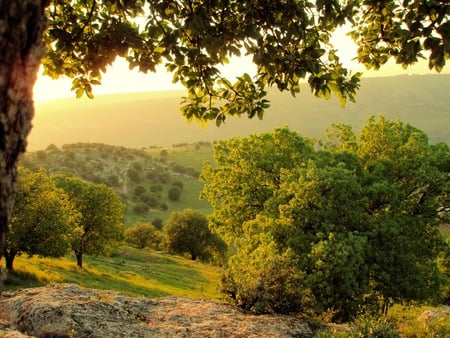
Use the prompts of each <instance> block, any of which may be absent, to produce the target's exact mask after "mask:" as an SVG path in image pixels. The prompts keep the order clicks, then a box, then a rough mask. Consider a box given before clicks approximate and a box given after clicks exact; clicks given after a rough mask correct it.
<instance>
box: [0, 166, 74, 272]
mask: <svg viewBox="0 0 450 338" xmlns="http://www.w3.org/2000/svg"><path fill="white" fill-rule="evenodd" d="M14 202H15V208H14V211H13V214H12V217H11V222H10V227H9V233H8V237H7V241H6V248H5V258H6V265H7V268H8V269H9V270H12V269H13V261H14V258H15V256H16V255H20V254H21V253H27V254H28V255H29V256H32V255H39V256H51V257H60V256H64V255H65V254H66V252H67V250H68V247H69V244H68V243H69V240H70V238H71V235H72V234H71V232H72V228H71V223H72V222H73V218H74V217H76V215H75V213H74V212H73V210H72V209H71V207H70V205H69V202H68V198H67V195H66V194H65V193H64V191H63V190H62V189H58V188H56V186H55V184H54V183H53V182H52V181H51V179H50V178H49V177H48V175H47V173H46V172H45V171H43V170H40V171H38V172H36V173H33V172H31V171H29V170H27V169H24V168H19V180H18V188H17V193H16V195H15V199H14Z"/></svg>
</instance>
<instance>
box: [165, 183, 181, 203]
mask: <svg viewBox="0 0 450 338" xmlns="http://www.w3.org/2000/svg"><path fill="white" fill-rule="evenodd" d="M167 197H168V198H169V199H170V200H171V201H174V202H175V201H179V200H180V198H181V189H180V188H179V187H176V186H173V187H171V188H170V189H169V192H168V193H167Z"/></svg>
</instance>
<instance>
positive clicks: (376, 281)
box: [202, 116, 450, 321]
mask: <svg viewBox="0 0 450 338" xmlns="http://www.w3.org/2000/svg"><path fill="white" fill-rule="evenodd" d="M329 135H330V136H332V138H331V139H330V140H329V142H328V143H325V144H324V145H322V146H320V145H316V147H315V148H314V147H313V146H312V143H311V141H310V140H307V139H305V138H303V137H300V136H299V135H298V134H295V133H293V132H290V131H289V130H288V129H286V128H284V129H277V130H275V131H273V132H272V133H264V134H260V135H251V136H249V137H247V138H242V139H241V138H233V139H230V140H226V141H219V142H218V143H217V144H216V145H215V148H214V151H215V153H214V157H215V162H216V163H215V166H213V165H212V164H205V166H204V168H203V172H202V178H203V180H205V181H206V183H205V186H204V189H203V191H202V196H203V197H204V198H207V199H208V200H209V201H210V202H211V204H212V206H213V208H214V211H213V213H212V214H211V216H210V224H211V227H212V229H213V230H214V231H217V232H218V233H219V234H220V235H221V236H223V238H224V239H225V240H226V241H227V243H228V244H229V245H230V246H231V247H233V248H234V250H235V252H234V256H232V257H231V258H230V260H229V267H228V272H227V275H226V278H224V282H225V283H224V285H223V289H224V290H225V291H226V293H228V294H229V295H230V292H231V294H232V298H233V297H234V300H235V302H236V303H237V304H239V305H240V306H242V307H244V308H247V309H250V308H252V309H256V310H261V309H262V311H269V312H270V311H280V312H283V311H286V312H289V311H291V307H290V305H289V303H286V308H284V309H283V308H281V309H279V308H277V302H278V298H277V297H273V298H272V299H269V298H267V296H266V295H267V294H268V292H267V290H269V289H270V283H272V282H270V281H271V280H276V279H277V277H276V275H274V274H275V273H278V274H279V275H280V276H282V275H283V274H285V273H286V271H290V274H291V276H292V278H296V277H295V276H300V277H301V278H300V277H299V278H300V281H301V284H302V288H301V289H302V292H303V295H307V297H306V296H305V297H303V296H298V297H297V300H300V302H304V303H301V304H298V305H296V306H294V307H292V309H296V308H297V309H298V308H301V307H308V308H310V309H313V310H314V311H316V312H318V313H324V312H332V313H333V319H334V320H338V321H348V320H351V319H352V318H354V317H355V316H356V315H357V314H358V313H361V312H364V311H369V312H370V311H377V310H381V311H382V312H383V313H385V314H386V312H387V310H388V308H389V306H391V305H392V303H396V302H398V303H403V302H405V303H408V302H411V301H419V302H421V301H422V302H423V301H431V302H435V301H439V300H440V297H441V296H442V292H443V289H444V288H445V286H446V284H447V283H448V281H447V278H445V277H444V276H443V274H442V272H441V271H440V270H439V268H438V266H437V263H436V259H437V257H438V255H439V253H440V252H442V251H443V250H445V248H446V245H445V242H444V241H443V238H442V236H441V234H440V233H439V228H438V227H439V225H440V222H442V220H443V219H445V217H446V215H443V214H442V213H441V212H440V210H444V209H445V208H447V207H448V202H449V201H448V191H449V190H448V189H449V180H448V177H449V176H448V173H449V168H450V166H448V159H449V152H450V151H449V148H448V146H447V145H444V144H438V145H429V144H428V140H427V137H426V135H425V134H424V133H423V132H421V131H419V130H417V129H416V128H413V127H411V126H410V125H405V124H403V123H401V122H393V121H389V120H386V119H385V118H384V117H383V116H380V117H379V118H378V119H375V118H373V117H372V118H370V119H369V121H368V124H367V125H366V127H364V128H363V130H362V131H361V133H360V134H359V136H358V137H357V136H356V135H354V134H353V132H352V130H351V128H350V127H348V126H344V125H335V126H333V130H332V131H330V132H329ZM444 214H445V213H444ZM443 217H444V218H443ZM265 252H272V254H271V255H272V256H274V257H277V255H278V256H281V257H284V255H288V257H290V261H288V262H287V263H286V261H284V262H285V264H286V265H287V266H288V268H286V269H281V270H279V271H273V270H271V271H272V275H271V276H270V279H269V280H268V281H267V280H265V278H262V277H260V278H259V280H260V281H261V283H263V284H262V285H260V284H258V282H257V281H258V278H255V279H254V280H253V281H252V277H251V276H250V275H247V274H246V272H245V271H242V269H243V267H244V266H245V267H246V268H247V267H248V269H249V270H251V271H253V275H255V276H260V275H261V273H262V272H264V271H265V270H264V269H270V265H269V266H265V265H264V263H263V262H264V259H262V258H261V257H267V256H268V255H266V256H264V254H263V253H265ZM267 264H269V263H267ZM284 279H286V277H284ZM264 283H269V284H267V285H264ZM286 289H287V290H288V289H289V288H288V287H286ZM230 290H231V291H230ZM233 295H234V296H233ZM249 295H251V296H249ZM288 298H289V297H288ZM290 298H294V297H292V295H291V297H290ZM258 301H261V302H263V303H264V306H260V305H258V306H255V304H256V303H257V302H258ZM275 309H276V310H275Z"/></svg>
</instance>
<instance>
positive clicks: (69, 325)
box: [0, 284, 313, 338]
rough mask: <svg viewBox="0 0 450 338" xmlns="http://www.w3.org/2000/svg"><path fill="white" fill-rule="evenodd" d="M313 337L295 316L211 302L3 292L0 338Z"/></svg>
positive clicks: (64, 290)
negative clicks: (255, 312) (252, 311)
mask: <svg viewBox="0 0 450 338" xmlns="http://www.w3.org/2000/svg"><path fill="white" fill-rule="evenodd" d="M2 334H3V336H4V337H8V338H12V337H29V336H36V337H102V338H103V337H246V338H247V337H312V335H313V334H312V332H311V329H310V328H309V327H308V325H307V324H306V323H305V322H304V321H302V320H300V319H298V318H295V317H289V316H279V315H265V316H256V315H252V314H247V313H244V312H242V311H240V310H239V309H237V308H235V307H232V306H229V305H226V304H222V303H219V302H214V301H209V300H193V299H187V298H179V297H164V298H157V299H147V298H133V297H126V296H122V295H119V294H117V293H114V292H111V291H103V290H95V289H85V288H82V287H79V286H77V285H74V284H60V285H50V286H45V287H41V288H34V289H24V290H20V291H14V292H4V293H3V296H2V299H0V337H1V336H2Z"/></svg>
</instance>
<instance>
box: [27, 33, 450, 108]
mask: <svg viewBox="0 0 450 338" xmlns="http://www.w3.org/2000/svg"><path fill="white" fill-rule="evenodd" d="M333 40H334V46H335V47H336V48H337V49H338V54H339V56H340V60H341V61H342V62H343V63H344V65H345V66H347V67H349V68H350V69H352V70H353V71H354V72H356V71H363V73H364V76H387V75H395V74H430V73H436V71H433V72H430V71H429V70H428V67H427V62H426V61H425V62H421V63H420V64H419V65H416V66H414V67H409V68H408V69H407V70H404V69H403V68H402V67H401V66H398V65H395V64H388V65H385V66H384V67H383V68H382V69H381V70H380V71H377V72H374V71H366V70H365V69H364V67H363V66H362V65H359V64H357V63H356V62H355V61H352V58H354V56H355V55H356V47H355V45H354V44H353V42H352V41H351V40H350V38H348V37H347V36H345V32H344V31H343V30H341V31H338V32H337V34H336V35H335V38H334V39H333ZM254 69H255V68H254V65H253V64H252V62H251V58H250V57H247V58H235V59H232V60H231V62H230V64H229V65H227V66H225V67H224V68H223V72H224V75H226V76H227V77H228V78H229V79H233V78H234V77H236V76H240V75H242V74H243V73H244V72H247V73H249V74H250V75H251V74H252V71H253V72H254ZM444 71H445V72H446V73H447V72H449V71H450V70H449V69H448V67H447V69H445V70H444ZM40 73H42V72H40ZM71 86H72V85H71V80H70V79H67V78H61V79H59V80H52V79H50V78H49V77H45V76H39V78H38V81H37V82H36V85H35V87H34V99H35V101H36V102H37V103H39V102H43V101H48V100H53V99H57V98H62V97H74V96H75V94H74V92H72V91H71V90H70V88H71ZM170 89H183V86H182V85H180V84H173V83H172V75H171V74H169V73H167V72H166V71H165V68H164V66H160V67H159V71H157V72H156V73H148V74H142V73H139V72H138V71H137V70H133V71H130V70H129V69H128V64H127V63H126V61H124V60H123V59H118V60H117V61H116V62H115V64H114V65H113V67H111V68H110V69H109V70H108V72H107V73H106V74H104V76H103V79H102V85H100V86H95V87H94V95H101V94H110V93H124V92H145V91H160V90H170Z"/></svg>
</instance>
